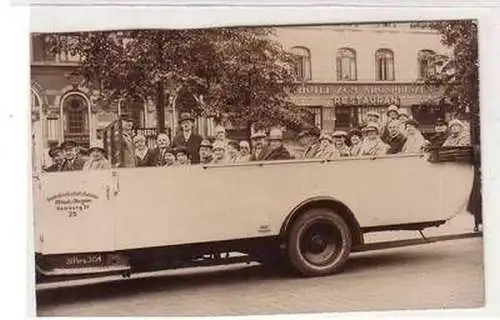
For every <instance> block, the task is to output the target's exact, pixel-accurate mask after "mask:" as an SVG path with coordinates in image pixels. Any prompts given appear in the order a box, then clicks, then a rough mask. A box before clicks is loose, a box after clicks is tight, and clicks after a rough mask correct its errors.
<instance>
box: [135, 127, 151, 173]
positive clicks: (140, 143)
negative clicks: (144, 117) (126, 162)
mask: <svg viewBox="0 0 500 320" xmlns="http://www.w3.org/2000/svg"><path fill="white" fill-rule="evenodd" d="M133 140H134V146H135V163H136V166H137V167H154V166H155V165H156V163H155V156H156V155H155V152H154V150H151V149H149V148H148V146H147V144H146V137H145V136H144V135H142V134H138V135H136V136H135V137H134V139H133Z"/></svg>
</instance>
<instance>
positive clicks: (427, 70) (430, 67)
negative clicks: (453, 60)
mask: <svg viewBox="0 0 500 320" xmlns="http://www.w3.org/2000/svg"><path fill="white" fill-rule="evenodd" d="M435 56H436V53H435V52H434V51H432V50H420V51H419V52H418V78H419V79H425V78H428V77H429V76H432V75H434V74H435V73H436V65H435V64H434V58H435Z"/></svg>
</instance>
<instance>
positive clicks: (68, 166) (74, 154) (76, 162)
mask: <svg viewBox="0 0 500 320" xmlns="http://www.w3.org/2000/svg"><path fill="white" fill-rule="evenodd" d="M61 148H62V149H63V150H64V153H65V155H66V160H65V161H64V164H63V166H62V169H61V171H77V170H82V169H83V165H84V164H85V160H84V159H83V158H82V156H81V155H80V150H79V148H78V145H77V144H76V142H74V141H64V142H63V143H62V144H61Z"/></svg>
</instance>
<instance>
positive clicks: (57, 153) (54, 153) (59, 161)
mask: <svg viewBox="0 0 500 320" xmlns="http://www.w3.org/2000/svg"><path fill="white" fill-rule="evenodd" d="M49 156H50V158H51V159H52V164H51V165H50V166H49V167H47V168H45V171H47V172H57V171H61V169H62V166H63V164H64V158H65V155H64V151H63V149H62V148H61V147H54V148H52V149H50V150H49Z"/></svg>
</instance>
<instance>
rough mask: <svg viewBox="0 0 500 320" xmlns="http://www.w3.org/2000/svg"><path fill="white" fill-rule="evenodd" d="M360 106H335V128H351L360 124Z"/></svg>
mask: <svg viewBox="0 0 500 320" xmlns="http://www.w3.org/2000/svg"><path fill="white" fill-rule="evenodd" d="M358 109H359V108H358V107H356V106H346V105H339V106H336V107H335V129H336V130H350V129H352V128H355V127H357V126H358V125H359V121H358V120H357V119H358V113H359V110H358Z"/></svg>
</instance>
